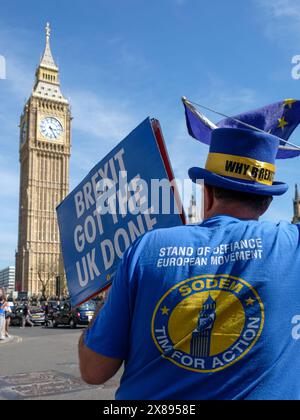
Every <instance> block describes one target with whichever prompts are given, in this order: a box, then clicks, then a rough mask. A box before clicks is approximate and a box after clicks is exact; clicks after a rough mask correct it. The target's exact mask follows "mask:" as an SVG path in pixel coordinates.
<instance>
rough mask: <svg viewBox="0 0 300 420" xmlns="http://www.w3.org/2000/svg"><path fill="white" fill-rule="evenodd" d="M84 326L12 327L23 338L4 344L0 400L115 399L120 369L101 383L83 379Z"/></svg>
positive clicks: (1, 349) (12, 331) (2, 348)
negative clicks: (80, 345) (79, 346)
mask: <svg viewBox="0 0 300 420" xmlns="http://www.w3.org/2000/svg"><path fill="white" fill-rule="evenodd" d="M81 331H82V330H81V329H79V328H78V329H77V330H71V329H69V328H63V327H60V328H57V329H46V328H43V327H34V328H26V329H20V328H12V329H11V334H12V335H15V336H18V337H20V338H21V339H22V341H21V342H12V343H9V344H5V345H1V347H0V400H17V399H23V400H24V399H30V400H33V399H47V400H65V399H68V400H70V399H72V400H82V399H88V400H107V399H114V395H115V391H116V389H117V387H118V384H119V380H120V373H118V374H117V375H116V376H115V377H114V378H112V379H111V380H110V381H108V382H107V383H106V384H105V385H101V386H97V387H94V386H88V385H86V384H84V383H83V382H82V381H81V379H80V374H79V369H78V357H77V343H78V340H79V336H80V334H81Z"/></svg>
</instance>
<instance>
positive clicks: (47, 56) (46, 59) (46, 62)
mask: <svg viewBox="0 0 300 420" xmlns="http://www.w3.org/2000/svg"><path fill="white" fill-rule="evenodd" d="M45 31H46V46H45V50H44V54H43V56H42V59H41V62H40V66H41V67H46V68H49V69H53V70H58V67H57V65H56V64H55V61H54V58H53V55H52V52H51V47H50V36H51V27H50V23H49V22H47V25H46V28H45Z"/></svg>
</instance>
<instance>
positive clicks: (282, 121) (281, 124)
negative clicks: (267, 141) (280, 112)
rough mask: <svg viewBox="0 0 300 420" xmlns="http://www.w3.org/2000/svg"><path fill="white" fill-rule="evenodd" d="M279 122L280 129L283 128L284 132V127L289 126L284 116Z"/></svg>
mask: <svg viewBox="0 0 300 420" xmlns="http://www.w3.org/2000/svg"><path fill="white" fill-rule="evenodd" d="M278 121H279V124H278V128H282V131H283V130H284V127H285V126H286V125H288V124H289V123H288V122H287V121H286V120H285V118H284V116H283V117H282V118H278Z"/></svg>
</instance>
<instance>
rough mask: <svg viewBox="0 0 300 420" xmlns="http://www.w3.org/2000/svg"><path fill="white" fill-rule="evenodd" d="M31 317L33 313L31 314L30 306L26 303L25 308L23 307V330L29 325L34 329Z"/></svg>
mask: <svg viewBox="0 0 300 420" xmlns="http://www.w3.org/2000/svg"><path fill="white" fill-rule="evenodd" d="M30 315H31V312H30V308H29V305H28V303H27V302H25V304H24V307H23V317H22V328H25V327H26V325H27V324H28V325H29V326H30V327H33V322H31V319H30Z"/></svg>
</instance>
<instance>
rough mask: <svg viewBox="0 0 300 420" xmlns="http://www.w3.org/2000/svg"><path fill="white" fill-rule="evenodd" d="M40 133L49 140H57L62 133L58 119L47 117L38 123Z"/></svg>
mask: <svg viewBox="0 0 300 420" xmlns="http://www.w3.org/2000/svg"><path fill="white" fill-rule="evenodd" d="M40 132H41V134H42V135H43V136H44V137H45V138H47V139H49V140H57V139H58V138H59V137H60V136H61V135H62V133H63V126H62V125H61V122H60V121H59V120H58V119H56V118H53V117H47V118H44V119H43V120H42V121H41V123H40Z"/></svg>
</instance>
